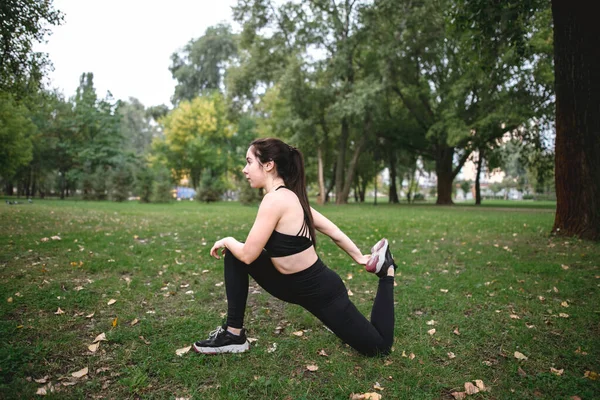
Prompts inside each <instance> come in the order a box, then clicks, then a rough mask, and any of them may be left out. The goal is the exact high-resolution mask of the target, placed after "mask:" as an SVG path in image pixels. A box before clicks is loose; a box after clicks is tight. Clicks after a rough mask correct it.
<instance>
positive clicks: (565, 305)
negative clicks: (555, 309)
mask: <svg viewBox="0 0 600 400" xmlns="http://www.w3.org/2000/svg"><path fill="white" fill-rule="evenodd" d="M560 305H561V306H563V307H565V308H567V307H569V303H568V302H566V301H563V302H562V303H560Z"/></svg>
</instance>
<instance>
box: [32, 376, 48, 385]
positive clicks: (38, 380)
mask: <svg viewBox="0 0 600 400" xmlns="http://www.w3.org/2000/svg"><path fill="white" fill-rule="evenodd" d="M48 378H49V376H48V375H46V376H45V377H43V378H40V379H34V381H35V382H36V383H46V382H47V381H48Z"/></svg>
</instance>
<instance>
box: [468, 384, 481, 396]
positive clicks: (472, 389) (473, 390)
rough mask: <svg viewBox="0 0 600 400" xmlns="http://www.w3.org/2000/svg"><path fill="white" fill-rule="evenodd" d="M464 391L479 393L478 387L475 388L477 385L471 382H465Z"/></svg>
mask: <svg viewBox="0 0 600 400" xmlns="http://www.w3.org/2000/svg"><path fill="white" fill-rule="evenodd" d="M465 393H466V394H475V393H479V389H478V388H477V386H475V385H473V384H472V383H471V382H465Z"/></svg>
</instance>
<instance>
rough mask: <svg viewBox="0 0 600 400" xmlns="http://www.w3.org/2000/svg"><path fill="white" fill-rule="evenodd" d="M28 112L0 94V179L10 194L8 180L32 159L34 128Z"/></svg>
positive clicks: (9, 96)
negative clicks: (0, 178)
mask: <svg viewBox="0 0 600 400" xmlns="http://www.w3.org/2000/svg"><path fill="white" fill-rule="evenodd" d="M30 118H31V115H30V111H29V110H28V109H27V108H26V107H25V106H23V105H21V104H19V103H17V102H16V101H15V100H14V98H13V96H12V95H11V94H9V93H4V92H0V142H1V143H2V146H1V147H0V177H2V178H3V180H4V181H5V183H7V184H8V185H7V189H10V193H7V194H9V195H10V194H12V185H11V184H10V180H11V179H12V178H13V176H14V175H15V173H16V172H17V170H18V169H19V167H21V166H25V165H27V164H28V163H29V161H31V158H32V145H31V136H32V135H33V134H34V133H35V132H36V126H35V124H34V123H33V122H32V121H31V119H30Z"/></svg>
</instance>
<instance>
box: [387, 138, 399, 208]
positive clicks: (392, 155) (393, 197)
mask: <svg viewBox="0 0 600 400" xmlns="http://www.w3.org/2000/svg"><path fill="white" fill-rule="evenodd" d="M389 162H390V165H389V169H390V195H389V199H390V200H389V201H390V203H394V204H398V203H399V202H400V199H399V198H398V188H397V187H396V177H397V172H396V152H395V151H394V150H391V149H390V151H389Z"/></svg>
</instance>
